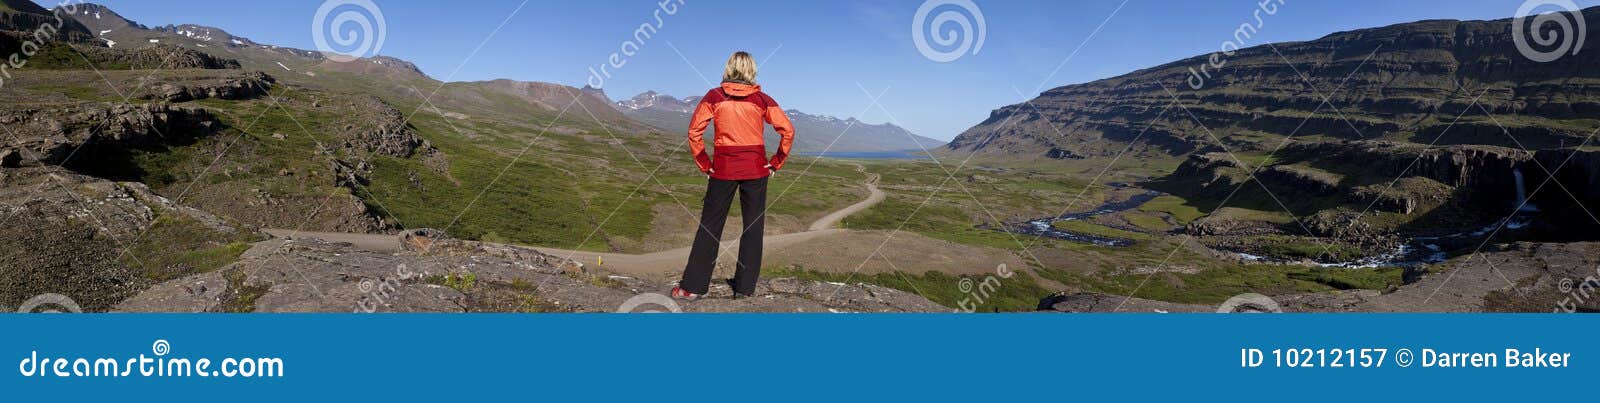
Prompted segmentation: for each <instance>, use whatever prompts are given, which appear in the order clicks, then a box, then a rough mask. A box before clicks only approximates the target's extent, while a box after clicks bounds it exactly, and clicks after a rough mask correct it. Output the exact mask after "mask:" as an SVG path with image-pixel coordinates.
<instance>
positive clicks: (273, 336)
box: [0, 314, 1600, 402]
mask: <svg viewBox="0 0 1600 403" xmlns="http://www.w3.org/2000/svg"><path fill="white" fill-rule="evenodd" d="M1597 323H1600V322H1597V320H1596V319H1595V317H1592V316H1571V315H1447V314H1393V315H1381V314H1350V315H1299V314H1284V315H1199V314H1186V315H1177V314H1174V315H1156V314H1094V315H1050V314H1003V315H955V314H935V315H746V314H731V315H697V314H681V315H680V314H661V315H651V314H633V315H601V314H552V315H333V314H304V315H248V316H246V315H191V314H183V315H125V314H61V315H46V314H17V315H0V328H3V329H5V331H4V332H0V346H4V348H3V350H0V358H4V360H0V362H3V363H4V364H6V365H5V366H4V367H3V369H4V374H0V389H3V390H5V391H6V392H5V394H6V396H7V399H6V400H7V401H33V400H34V399H62V398H64V399H67V400H68V401H79V400H90V399H95V400H99V399H126V398H131V399H133V400H153V399H162V400H171V399H172V398H177V400H202V399H206V400H210V399H225V400H227V401H277V402H283V401H296V400H309V401H323V400H332V399H335V398H338V399H346V398H348V399H359V400H361V401H380V400H393V401H420V400H435V399H442V400H443V401H460V400H464V399H468V398H473V399H478V398H506V399H514V400H517V401H617V400H638V399H652V400H669V401H670V400H680V399H681V400H700V399H737V400H750V401H772V400H782V401H819V400H826V401H831V400H847V401H854V400H867V399H881V400H888V401H906V400H913V399H925V400H938V401H1016V400H1028V401H1037V400H1040V399H1048V400H1052V401H1059V400H1086V399H1116V400H1119V401H1120V400H1129V401H1148V400H1166V401H1181V400H1215V399H1218V398H1245V399H1274V400H1277V399H1283V400H1294V401H1350V400H1369V399H1377V400H1397V399H1402V398H1416V399H1426V400H1429V401H1435V400H1440V399H1444V398H1468V399H1473V400H1483V399H1489V398H1499V397H1504V398H1509V399H1516V401H1525V400H1529V399H1530V398H1537V397H1539V396H1549V397H1551V398H1556V397H1559V396H1566V395H1568V393H1569V392H1567V391H1568V390H1570V389H1571V388H1574V387H1581V386H1582V385H1587V384H1588V382H1590V381H1592V380H1593V379H1594V378H1595V375H1596V372H1595V368H1596V366H1595V364H1593V362H1594V361H1593V360H1594V359H1595V358H1594V357H1596V354H1597V348H1596V344H1595V339H1596V337H1595V336H1596V335H1597V334H1600V333H1597V331H1600V326H1597Z"/></svg>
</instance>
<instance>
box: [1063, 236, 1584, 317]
mask: <svg viewBox="0 0 1600 403" xmlns="http://www.w3.org/2000/svg"><path fill="white" fill-rule="evenodd" d="M1264 298H1267V297H1258V298H1257V299H1251V298H1243V299H1239V300H1237V301H1235V303H1234V304H1228V303H1224V304H1222V305H1197V304H1178V303H1171V302H1164V301H1153V300H1148V299H1142V298H1128V297H1123V296H1115V295H1105V294H1095V293H1066V294H1059V295H1055V296H1051V297H1049V298H1046V299H1044V300H1043V301H1041V302H1040V303H1039V309H1040V310H1044V311H1054V312H1218V311H1219V310H1220V311H1225V312H1279V311H1281V312H1537V313H1545V312H1555V313H1562V312H1568V313H1570V312H1600V243H1594V242H1581V243H1527V242H1524V243H1515V244H1506V245H1490V246H1489V247H1487V248H1485V250H1484V251H1483V253H1481V254H1469V255H1464V256H1461V257H1459V258H1456V259H1453V260H1451V261H1449V262H1445V263H1443V264H1440V265H1438V266H1437V267H1436V268H1434V269H1432V270H1431V271H1430V272H1428V273H1426V274H1425V275H1421V276H1420V277H1419V278H1417V279H1415V281H1412V282H1410V283H1408V284H1406V285H1405V286H1401V287H1397V288H1395V289H1391V290H1386V291H1376V290H1347V291H1335V292H1327V293H1315V294H1291V295H1276V296H1272V297H1270V299H1264Z"/></svg>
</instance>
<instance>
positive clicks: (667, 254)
mask: <svg viewBox="0 0 1600 403" xmlns="http://www.w3.org/2000/svg"><path fill="white" fill-rule="evenodd" d="M856 171H858V172H861V173H864V174H866V175H867V179H866V180H865V181H863V182H862V186H864V187H866V188H867V192H868V194H867V198H866V199H865V200H862V201H860V202H857V203H856V204H852V205H849V206H847V207H845V208H842V209H839V210H837V211H834V212H832V213H828V215H825V216H822V218H818V219H817V220H816V221H814V222H812V223H811V226H810V227H808V229H807V230H806V231H803V232H795V233H788V234H778V235H767V236H766V238H765V239H764V241H763V244H764V245H763V247H764V248H765V249H766V252H767V253H769V254H770V253H771V252H773V251H776V250H778V249H782V248H784V247H787V246H790V245H794V244H797V243H801V242H805V241H809V240H812V239H816V238H818V237H823V236H838V235H843V234H844V233H845V232H846V230H843V229H839V228H838V226H839V222H841V221H844V219H845V217H849V216H850V215H851V214H855V213H859V212H861V211H864V210H866V209H868V208H871V207H872V206H874V205H877V204H878V203H880V202H883V199H884V197H885V196H884V193H883V191H882V190H879V189H878V180H879V179H880V178H881V176H879V175H878V174H875V173H869V172H867V171H866V167H865V166H862V165H859V164H857V165H856ZM263 231H264V232H266V233H267V234H268V235H272V236H273V237H276V238H285V239H293V238H312V239H321V240H323V241H328V242H347V243H350V244H352V245H355V246H356V247H357V248H361V249H366V250H371V251H376V252H397V251H399V250H400V241H399V238H398V237H396V236H394V235H385V234H351V233H333V232H306V231H295V230H285V229H265V230H263ZM738 245H739V241H738V239H733V240H727V241H723V242H722V248H723V250H724V251H732V250H733V249H730V248H737V247H738ZM523 247H526V248H531V249H534V250H537V251H540V252H543V253H546V254H550V255H554V256H560V257H564V258H567V259H571V260H576V261H579V262H583V263H584V264H585V265H591V264H594V265H599V266H600V267H602V268H603V269H604V270H606V271H608V272H612V273H616V274H622V275H633V276H653V275H662V274H670V273H674V272H677V271H680V270H683V265H684V262H687V261H688V260H689V249H690V248H689V247H683V248H677V249H670V250H664V251H660V252H652V253H645V254H626V253H611V252H591V251H580V250H569V249H557V248H547V247H542V246H523ZM723 255H724V256H732V255H733V254H732V253H724V254H723Z"/></svg>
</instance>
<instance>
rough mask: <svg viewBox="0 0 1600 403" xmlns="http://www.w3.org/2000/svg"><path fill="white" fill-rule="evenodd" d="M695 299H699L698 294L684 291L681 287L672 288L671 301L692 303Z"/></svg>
mask: <svg viewBox="0 0 1600 403" xmlns="http://www.w3.org/2000/svg"><path fill="white" fill-rule="evenodd" d="M697 298H700V294H695V293H692V292H688V291H684V290H683V287H672V299H681V300H684V301H694V300H695V299H697Z"/></svg>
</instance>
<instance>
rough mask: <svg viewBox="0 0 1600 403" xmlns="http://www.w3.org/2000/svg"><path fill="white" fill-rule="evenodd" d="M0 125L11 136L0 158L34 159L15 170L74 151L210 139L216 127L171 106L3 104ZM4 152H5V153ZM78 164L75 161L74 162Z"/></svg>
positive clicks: (196, 112)
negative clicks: (27, 156) (7, 154)
mask: <svg viewBox="0 0 1600 403" xmlns="http://www.w3.org/2000/svg"><path fill="white" fill-rule="evenodd" d="M0 125H7V126H8V127H10V129H11V133H12V134H13V136H12V137H10V138H9V139H8V141H5V142H4V143H0V153H11V154H13V155H19V156H22V155H33V156H35V157H33V158H15V159H11V160H9V161H6V162H8V163H12V162H14V164H11V165H8V166H17V165H34V164H39V163H42V164H52V165H54V164H60V163H62V162H63V161H65V160H66V159H67V157H68V155H70V154H71V153H72V152H73V151H74V150H77V149H78V148H79V147H84V148H94V147H102V146H103V147H112V148H138V147H144V146H150V145H154V144H157V143H162V142H177V141H184V140H186V139H192V138H195V137H199V136H204V135H209V134H211V133H212V132H213V131H215V130H217V129H219V128H220V127H219V126H220V124H219V123H218V122H217V120H216V118H215V117H214V116H212V115H211V113H209V112H207V111H205V110H204V109H201V108H196V107H190V106H179V105H171V104H146V105H131V104H100V103H78V104H71V105H59V106H57V105H50V106H41V105H26V104H23V105H4V106H0ZM7 150H9V151H7ZM75 161H77V160H75Z"/></svg>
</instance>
